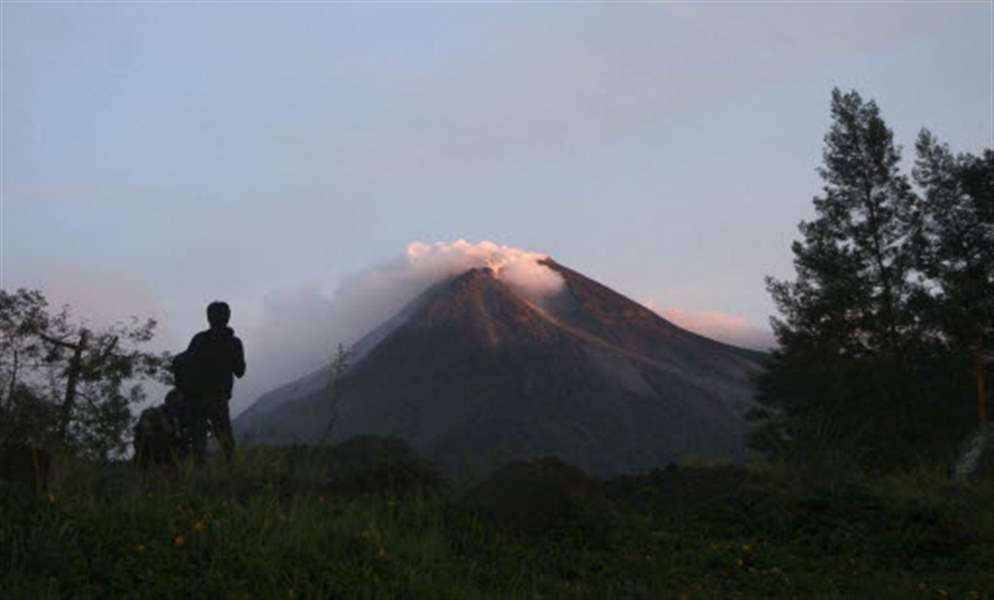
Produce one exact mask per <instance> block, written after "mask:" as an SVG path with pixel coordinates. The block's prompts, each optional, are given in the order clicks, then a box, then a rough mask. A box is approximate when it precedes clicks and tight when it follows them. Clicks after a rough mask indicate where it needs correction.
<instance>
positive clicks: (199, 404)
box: [184, 301, 245, 462]
mask: <svg viewBox="0 0 994 600" xmlns="http://www.w3.org/2000/svg"><path fill="white" fill-rule="evenodd" d="M230 318H231V309H230V308H229V307H228V304H227V303H225V302H216V301H215V302H211V303H210V304H209V305H208V306H207V322H208V323H210V326H211V327H210V329H208V330H206V331H201V332H200V333H198V334H197V335H195V336H193V339H192V340H190V346H189V347H188V348H187V349H186V353H185V357H184V360H185V363H186V364H185V365H184V368H185V369H188V370H187V372H186V377H185V379H186V381H184V387H185V388H186V389H185V390H184V392H185V393H187V394H189V396H190V398H189V408H190V415H191V416H190V421H191V422H190V433H191V437H192V438H193V439H192V442H193V452H194V454H195V455H196V457H197V460H199V461H201V462H202V461H203V460H204V458H205V457H206V455H207V428H208V426H209V427H210V429H211V432H212V433H213V434H214V437H215V438H216V439H217V441H218V443H219V444H220V445H221V449H222V450H224V454H225V456H226V457H228V458H229V459H230V458H231V454H232V452H234V449H235V438H234V436H232V433H231V417H230V415H229V414H228V401H229V400H231V388H232V386H233V385H234V381H235V380H234V377H233V376H238V377H241V376H242V375H244V374H245V352H244V350H243V349H242V341H241V340H239V339H238V338H237V337H235V331H234V330H233V329H232V328H231V327H228V319H230Z"/></svg>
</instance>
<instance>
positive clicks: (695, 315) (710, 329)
mask: <svg viewBox="0 0 994 600" xmlns="http://www.w3.org/2000/svg"><path fill="white" fill-rule="evenodd" d="M641 304H642V306H645V307H646V308H648V309H649V310H652V311H653V312H655V313H657V314H658V315H660V316H661V317H663V318H664V319H666V320H667V321H670V322H672V323H673V324H675V325H677V326H678V327H682V328H684V329H686V330H688V331H693V332H694V333H698V334H700V335H703V336H704V337H709V338H711V339H714V340H718V341H720V342H725V343H727V344H732V345H733V346H742V347H745V348H754V349H756V350H767V349H769V348H770V347H771V346H773V345H774V339H773V334H772V332H770V331H769V330H766V329H760V328H759V327H756V326H755V325H753V324H751V323H749V321H747V320H746V319H745V318H744V317H740V316H738V315H730V314H728V313H723V312H719V311H713V310H703V311H694V310H682V309H679V308H674V307H666V308H660V307H659V305H658V303H657V302H656V301H655V300H652V299H646V300H642V301H641Z"/></svg>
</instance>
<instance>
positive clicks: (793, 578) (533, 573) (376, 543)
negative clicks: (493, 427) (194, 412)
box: [0, 450, 994, 599]
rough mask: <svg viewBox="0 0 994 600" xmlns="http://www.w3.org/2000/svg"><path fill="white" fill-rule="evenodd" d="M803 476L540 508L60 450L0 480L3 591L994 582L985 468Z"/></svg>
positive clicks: (964, 586)
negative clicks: (22, 479)
mask: <svg viewBox="0 0 994 600" xmlns="http://www.w3.org/2000/svg"><path fill="white" fill-rule="evenodd" d="M720 468H721V467H716V466H710V465H704V464H697V465H692V466H687V467H685V468H684V469H683V472H684V473H685V474H687V475H693V474H695V473H701V472H706V471H708V470H709V469H720ZM805 473H810V471H809V470H805V469H801V468H798V467H790V466H787V465H765V466H759V467H753V468H750V469H749V471H748V472H747V473H746V474H745V475H744V476H740V477H738V479H737V480H736V481H737V483H736V484H735V485H734V486H731V487H730V488H729V490H728V491H727V493H721V494H710V495H709V496H707V497H705V498H690V499H689V500H688V501H687V502H683V503H680V504H679V505H678V506H677V505H674V503H673V502H671V501H670V500H671V498H669V494H668V493H667V490H666V489H665V486H664V487H662V488H653V487H652V485H651V484H650V483H647V482H648V481H649V480H645V481H640V480H636V479H632V480H630V481H628V483H627V484H626V485H622V486H615V488H614V489H615V492H614V493H613V495H611V494H609V495H608V496H606V497H604V498H600V497H598V498H587V497H586V496H583V495H579V496H578V495H575V494H573V492H572V491H570V490H569V489H566V490H560V491H555V493H556V494H560V496H557V497H556V498H555V499H554V501H553V502H544V503H542V502H538V504H537V505H541V506H543V508H541V509H536V510H541V511H542V512H541V514H540V515H539V517H540V518H538V519H534V518H521V515H520V514H519V513H516V512H513V511H512V512H510V513H501V514H500V515H499V516H495V513H493V512H492V511H487V510H484V509H481V508H480V507H479V503H474V502H472V501H470V500H467V498H468V497H471V495H469V496H467V494H465V493H464V492H463V491H461V490H458V489H455V488H452V487H448V486H429V487H423V486H422V487H418V486H411V485H406V486H397V485H389V482H387V483H385V484H384V485H383V486H382V489H380V490H378V491H377V490H375V489H374V491H368V488H367V491H366V492H365V493H360V492H359V491H356V490H352V491H350V492H348V493H343V492H342V490H341V489H340V488H337V487H335V486H334V485H330V484H329V481H332V482H333V478H332V479H329V474H328V473H326V472H324V471H323V470H322V468H321V466H320V464H318V463H315V464H312V465H308V466H306V467H301V466H300V465H299V464H297V465H295V464H294V462H293V461H291V460H288V458H287V455H286V453H282V452H278V451H272V450H270V451H266V450H260V451H254V452H249V453H240V454H239V455H238V456H237V458H236V460H235V461H234V462H233V463H232V464H231V465H228V464H226V463H225V462H223V461H217V462H212V463H210V464H209V465H208V466H207V467H206V468H203V469H199V470H198V469H194V468H193V467H192V466H191V465H187V464H183V465H179V466H178V467H176V468H173V469H165V470H160V471H155V472H152V473H150V474H148V475H147V476H143V474H142V473H141V472H140V471H138V470H137V469H136V468H134V467H133V466H131V465H129V464H121V465H110V466H106V465H105V466H99V465H94V464H87V463H81V462H78V461H74V460H71V459H59V460H57V461H56V463H55V465H54V469H53V473H52V476H51V480H50V482H49V485H48V487H47V489H46V490H45V491H44V492H42V493H41V494H40V495H39V494H38V493H37V492H36V491H35V490H29V489H28V488H27V487H25V486H23V485H21V484H17V485H11V484H5V483H3V482H0V486H2V487H0V590H2V591H0V596H2V597H4V598H32V599H41V598H62V597H72V598H119V597H129V598H131V597H134V598H139V597H211V598H458V599H463V598H592V599H593V598H596V599H604V598H683V597H685V598H734V597H785V598H849V597H866V598H945V597H950V598H992V597H994V483H991V482H985V483H973V484H956V483H953V482H951V481H949V479H948V477H947V475H946V474H945V471H944V469H942V468H939V467H936V468H929V467H923V468H919V469H916V470H914V471H910V472H905V473H901V474H894V475H890V476H886V477H883V478H879V479H875V480H869V479H866V478H863V477H856V476H852V477H847V476H843V475H835V476H832V477H822V478H820V479H819V478H814V477H810V476H807V475H804V474H805ZM740 475H741V473H740ZM391 490H392V491H391ZM618 490H621V491H618ZM536 500H537V501H540V500H541V498H536Z"/></svg>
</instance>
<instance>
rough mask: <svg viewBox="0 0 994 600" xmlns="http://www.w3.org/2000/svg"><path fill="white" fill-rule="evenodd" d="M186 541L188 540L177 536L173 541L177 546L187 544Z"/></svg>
mask: <svg viewBox="0 0 994 600" xmlns="http://www.w3.org/2000/svg"><path fill="white" fill-rule="evenodd" d="M185 541H186V540H184V539H183V536H181V535H177V536H176V539H174V540H173V543H174V544H176V545H177V546H182V545H183V542H185Z"/></svg>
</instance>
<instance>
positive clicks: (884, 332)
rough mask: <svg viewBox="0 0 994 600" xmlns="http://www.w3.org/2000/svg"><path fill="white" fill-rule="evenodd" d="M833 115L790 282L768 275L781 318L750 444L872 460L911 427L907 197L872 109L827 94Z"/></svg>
mask: <svg viewBox="0 0 994 600" xmlns="http://www.w3.org/2000/svg"><path fill="white" fill-rule="evenodd" d="M831 112H832V119H833V122H832V125H831V128H830V130H829V132H828V134H827V135H826V136H825V147H824V152H823V165H822V167H821V168H820V169H819V171H818V172H819V174H820V176H821V178H822V180H823V181H824V186H823V193H822V195H820V196H817V197H815V198H814V208H815V212H816V218H815V219H814V220H812V221H809V222H802V223H801V224H800V226H799V228H800V232H801V235H802V239H800V240H798V241H795V242H794V244H793V246H792V250H793V253H794V266H795V269H796V272H797V277H796V279H795V280H793V281H777V280H774V279H772V278H768V279H767V288H768V290H769V291H770V293H771V294H772V296H773V299H774V301H775V303H776V305H777V308H778V309H779V312H780V314H781V315H782V317H781V318H773V319H771V321H772V325H773V328H774V333H775V334H776V337H777V340H778V342H779V345H780V348H779V349H778V350H777V351H776V352H774V353H773V356H772V358H771V361H770V365H769V369H768V370H767V371H766V372H765V373H764V374H762V375H761V376H760V377H759V379H758V382H757V383H758V387H759V395H758V398H757V399H758V402H759V405H760V408H759V409H757V410H756V411H754V413H753V417H754V418H755V419H757V420H758V421H759V422H760V423H759V427H758V428H757V429H756V430H755V431H754V435H753V443H754V445H756V446H757V447H759V448H761V449H766V450H775V449H778V448H779V449H786V448H790V449H791V450H793V451H802V452H807V451H812V452H816V451H818V450H820V449H825V448H834V449H839V448H842V447H846V448H848V449H849V450H852V451H853V452H855V453H857V454H858V453H863V454H864V457H869V456H872V457H873V458H879V451H880V450H881V449H882V448H883V447H884V446H885V445H886V444H887V442H886V441H885V436H882V435H881V433H882V432H883V431H884V430H893V431H899V430H901V429H902V426H903V425H907V424H908V421H910V419H911V418H912V410H911V405H912V403H913V402H914V398H915V396H916V394H917V392H916V391H915V386H914V385H913V383H912V381H910V380H911V379H912V377H911V371H912V370H913V367H912V364H911V363H912V361H911V355H912V354H914V352H915V348H916V346H917V345H918V344H920V339H921V328H922V325H921V324H920V322H919V320H918V319H916V318H913V317H911V316H910V315H911V311H909V310H908V308H909V303H910V302H912V301H913V299H914V298H915V296H916V293H915V288H916V285H915V283H914V279H913V277H912V267H913V264H914V260H913V259H914V253H913V252H912V246H911V244H910V242H909V239H910V232H911V231H912V230H913V227H914V216H915V212H914V205H915V196H914V193H913V191H912V189H911V186H910V184H909V182H908V180H907V178H906V177H905V176H904V175H902V174H901V173H900V171H899V169H898V165H899V162H900V149H899V148H898V147H897V146H896V145H895V144H894V139H893V134H892V132H891V130H890V129H889V128H888V127H887V125H886V124H885V123H884V121H883V119H882V118H881V116H880V111H879V109H878V107H877V105H876V104H875V103H874V102H873V101H869V102H866V101H864V100H863V99H862V98H861V97H860V95H859V94H858V93H856V92H855V91H852V92H848V93H842V92H841V91H839V90H838V89H836V90H833V92H832V104H831Z"/></svg>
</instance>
